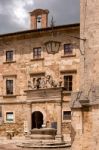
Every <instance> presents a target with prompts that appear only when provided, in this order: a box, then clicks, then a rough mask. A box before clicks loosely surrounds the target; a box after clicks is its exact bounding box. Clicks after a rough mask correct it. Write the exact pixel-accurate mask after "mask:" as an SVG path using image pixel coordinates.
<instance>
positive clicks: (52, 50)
mask: <svg viewBox="0 0 99 150" xmlns="http://www.w3.org/2000/svg"><path fill="white" fill-rule="evenodd" d="M60 45H61V42H58V41H54V40H50V41H48V42H46V43H45V47H46V50H47V52H48V54H56V53H58V52H59V48H60Z"/></svg>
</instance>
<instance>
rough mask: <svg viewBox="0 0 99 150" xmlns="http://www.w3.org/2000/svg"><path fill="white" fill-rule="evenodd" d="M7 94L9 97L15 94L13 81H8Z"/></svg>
mask: <svg viewBox="0 0 99 150" xmlns="http://www.w3.org/2000/svg"><path fill="white" fill-rule="evenodd" d="M6 94H7V95H11V94H13V80H12V79H7V80H6Z"/></svg>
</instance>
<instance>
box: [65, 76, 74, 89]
mask: <svg viewBox="0 0 99 150" xmlns="http://www.w3.org/2000/svg"><path fill="white" fill-rule="evenodd" d="M72 89H73V76H72V75H65V76H64V90H65V91H72Z"/></svg>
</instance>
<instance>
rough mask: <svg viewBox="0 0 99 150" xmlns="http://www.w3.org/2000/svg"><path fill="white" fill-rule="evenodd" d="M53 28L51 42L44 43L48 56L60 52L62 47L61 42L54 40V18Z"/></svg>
mask: <svg viewBox="0 0 99 150" xmlns="http://www.w3.org/2000/svg"><path fill="white" fill-rule="evenodd" d="M51 27H52V37H51V40H49V41H47V42H45V43H44V45H45V48H46V51H47V52H48V54H56V53H58V52H59V48H60V45H61V42H59V41H56V40H54V39H55V37H54V34H53V27H54V22H53V17H52V20H51Z"/></svg>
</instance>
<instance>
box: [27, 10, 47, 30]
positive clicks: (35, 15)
mask: <svg viewBox="0 0 99 150" xmlns="http://www.w3.org/2000/svg"><path fill="white" fill-rule="evenodd" d="M48 14H49V11H48V10H47V9H46V10H43V9H35V10H34V11H32V12H30V19H31V29H38V28H47V27H48Z"/></svg>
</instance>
